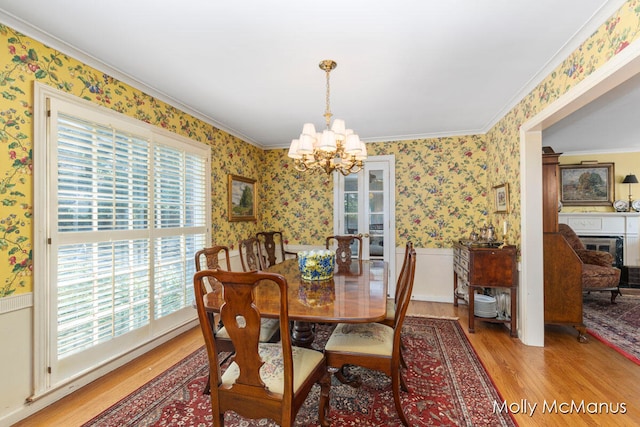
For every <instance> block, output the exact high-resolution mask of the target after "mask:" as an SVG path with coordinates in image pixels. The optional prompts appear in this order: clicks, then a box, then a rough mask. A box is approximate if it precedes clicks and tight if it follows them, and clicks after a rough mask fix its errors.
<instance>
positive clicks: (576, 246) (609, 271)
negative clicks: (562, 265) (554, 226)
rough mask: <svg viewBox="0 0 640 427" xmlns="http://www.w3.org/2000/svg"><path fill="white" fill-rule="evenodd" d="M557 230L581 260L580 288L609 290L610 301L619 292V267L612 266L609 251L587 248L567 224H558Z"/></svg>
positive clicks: (588, 290) (584, 289)
mask: <svg viewBox="0 0 640 427" xmlns="http://www.w3.org/2000/svg"><path fill="white" fill-rule="evenodd" d="M558 231H559V232H560V234H562V236H563V237H564V238H565V240H566V241H567V243H568V244H569V246H571V249H573V251H574V252H575V254H576V255H577V256H578V258H579V259H580V261H581V262H582V290H583V291H584V292H591V291H594V292H601V291H611V303H612V304H614V303H615V299H616V297H617V296H618V295H619V294H620V289H619V285H620V269H619V268H616V267H613V261H614V259H613V255H611V254H610V253H609V252H604V251H595V250H590V249H587V248H586V247H585V246H584V243H582V241H581V240H580V237H578V235H577V234H576V233H575V231H573V229H572V228H571V227H570V226H568V225H567V224H559V226H558Z"/></svg>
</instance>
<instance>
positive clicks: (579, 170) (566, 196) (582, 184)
mask: <svg viewBox="0 0 640 427" xmlns="http://www.w3.org/2000/svg"><path fill="white" fill-rule="evenodd" d="M559 168H560V202H562V205H563V206H612V205H613V200H614V196H615V193H614V164H613V163H596V162H589V163H587V162H584V163H581V164H575V165H559Z"/></svg>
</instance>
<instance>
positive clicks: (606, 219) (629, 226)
mask: <svg viewBox="0 0 640 427" xmlns="http://www.w3.org/2000/svg"><path fill="white" fill-rule="evenodd" d="M558 221H559V222H560V223H561V224H568V225H569V227H571V228H572V229H573V231H575V232H576V234H577V235H578V236H621V237H622V238H623V261H624V265H634V266H637V265H640V236H639V235H638V229H639V228H640V226H639V225H640V213H638V212H567V213H563V212H560V213H559V214H558Z"/></svg>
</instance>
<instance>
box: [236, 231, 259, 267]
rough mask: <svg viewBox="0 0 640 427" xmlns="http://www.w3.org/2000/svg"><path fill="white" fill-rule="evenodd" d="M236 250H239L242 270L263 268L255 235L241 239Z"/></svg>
mask: <svg viewBox="0 0 640 427" xmlns="http://www.w3.org/2000/svg"><path fill="white" fill-rule="evenodd" d="M238 250H239V251H240V262H241V264H242V270H243V271H255V270H264V268H265V267H264V263H263V259H262V255H261V253H260V245H259V242H258V238H257V237H249V238H248V239H244V240H241V241H240V244H239V246H238Z"/></svg>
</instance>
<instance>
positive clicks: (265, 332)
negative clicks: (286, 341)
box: [195, 246, 280, 394]
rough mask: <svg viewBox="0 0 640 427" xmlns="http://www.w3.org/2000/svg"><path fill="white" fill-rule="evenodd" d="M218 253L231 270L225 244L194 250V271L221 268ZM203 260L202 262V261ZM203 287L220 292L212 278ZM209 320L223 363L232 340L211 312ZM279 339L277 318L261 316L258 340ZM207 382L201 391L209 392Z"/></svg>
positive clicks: (231, 351) (231, 347)
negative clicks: (223, 355) (222, 355)
mask: <svg viewBox="0 0 640 427" xmlns="http://www.w3.org/2000/svg"><path fill="white" fill-rule="evenodd" d="M220 253H224V255H225V260H226V270H227V271H231V260H230V257H229V248H228V247H227V246H212V247H209V248H204V249H201V250H199V251H198V252H196V255H195V263H196V271H201V270H203V268H202V267H203V266H205V269H207V270H221V268H220ZM203 261H204V263H203ZM202 285H203V288H202V289H201V291H202V292H203V293H204V294H206V293H208V292H220V291H221V285H220V283H218V282H216V281H215V280H213V278H206V279H205V280H203V283H202ZM208 315H209V318H210V319H209V321H210V324H211V326H212V329H211V330H212V331H213V337H214V339H215V341H216V348H217V350H218V351H219V352H220V353H225V354H227V356H226V357H225V358H224V359H222V360H221V361H220V363H224V362H226V361H227V359H228V358H229V357H231V355H233V353H235V348H234V346H233V342H231V339H230V338H229V334H228V332H227V329H226V328H225V327H224V324H223V322H222V321H221V320H220V319H218V320H216V317H218V316H214V314H213V313H211V312H208ZM279 340H280V328H279V322H278V319H266V318H263V319H261V321H260V342H278V341H279ZM209 392H210V389H209V383H208V382H207V385H206V386H205V389H204V391H203V393H204V394H209Z"/></svg>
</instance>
